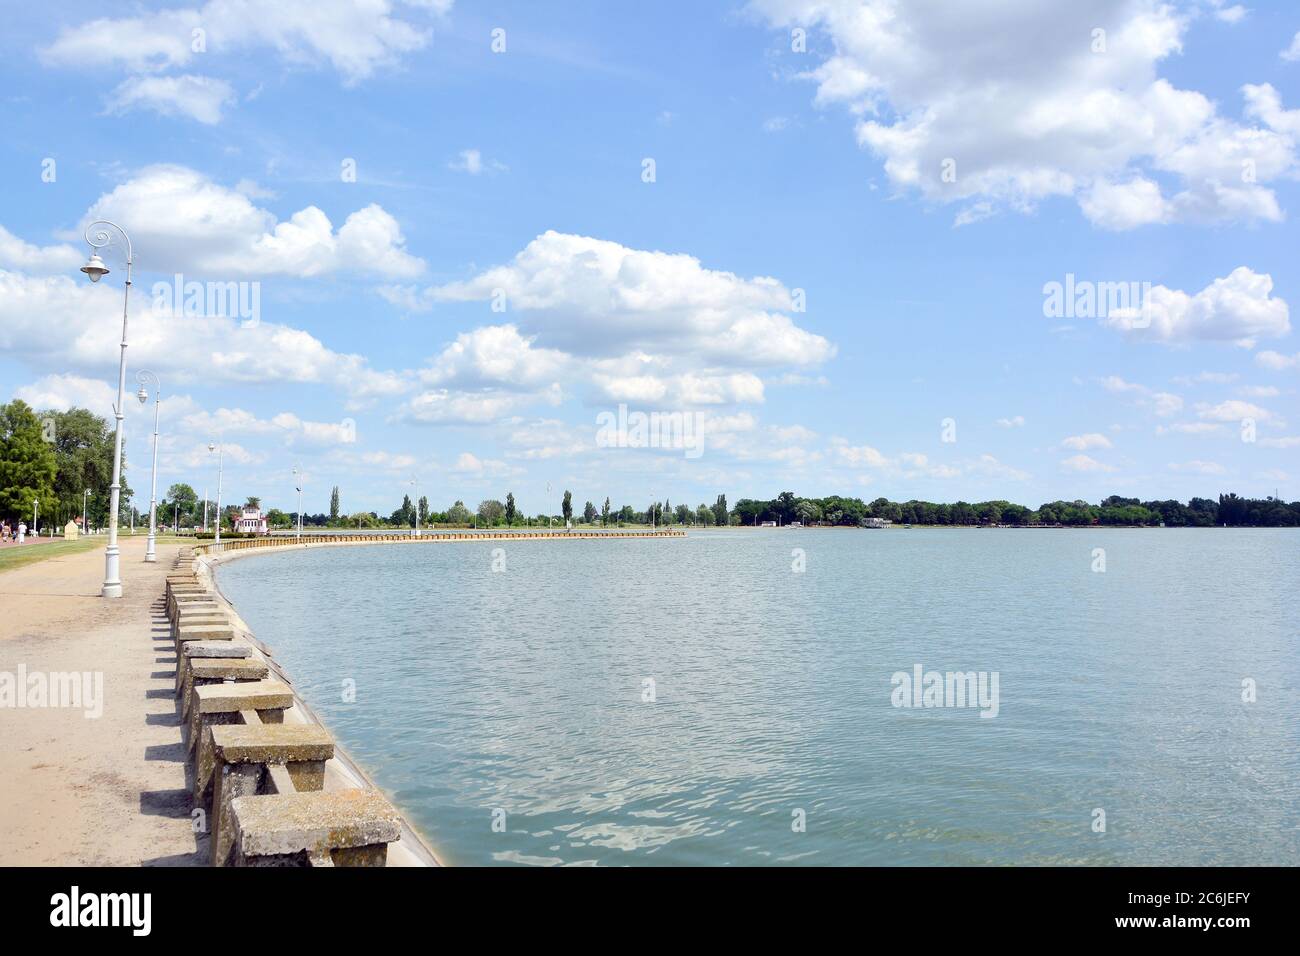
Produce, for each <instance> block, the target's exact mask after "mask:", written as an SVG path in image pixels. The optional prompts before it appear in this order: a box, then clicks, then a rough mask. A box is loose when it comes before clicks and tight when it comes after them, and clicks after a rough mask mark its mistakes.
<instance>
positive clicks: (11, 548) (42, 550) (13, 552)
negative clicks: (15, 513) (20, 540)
mask: <svg viewBox="0 0 1300 956" xmlns="http://www.w3.org/2000/svg"><path fill="white" fill-rule="evenodd" d="M103 544H104V539H103V538H81V539H79V540H77V541H53V542H50V543H49V544H25V545H23V546H22V547H18V546H17V545H6V546H5V547H4V548H0V572H3V571H12V570H13V569H14V568H21V567H22V566H23V565H25V564H35V563H36V562H37V561H44V560H45V559H46V558H60V557H63V556H64V555H68V554H77V553H79V552H82V551H90V550H92V549H94V548H98V547H101V546H102V545H103Z"/></svg>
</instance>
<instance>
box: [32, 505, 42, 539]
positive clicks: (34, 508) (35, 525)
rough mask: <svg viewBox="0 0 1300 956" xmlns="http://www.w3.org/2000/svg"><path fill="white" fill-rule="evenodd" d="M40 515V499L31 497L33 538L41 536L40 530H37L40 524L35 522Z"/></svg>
mask: <svg viewBox="0 0 1300 956" xmlns="http://www.w3.org/2000/svg"><path fill="white" fill-rule="evenodd" d="M40 516H41V499H40V498H33V499H32V537H33V538H39V537H40V536H41V532H40V530H39V527H40V525H39V524H38V523H37V520H36V519H37V518H39V517H40Z"/></svg>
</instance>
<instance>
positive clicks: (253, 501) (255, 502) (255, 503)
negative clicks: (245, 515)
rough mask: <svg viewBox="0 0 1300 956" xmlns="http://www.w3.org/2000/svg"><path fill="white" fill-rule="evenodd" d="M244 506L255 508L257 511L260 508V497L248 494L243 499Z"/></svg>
mask: <svg viewBox="0 0 1300 956" xmlns="http://www.w3.org/2000/svg"><path fill="white" fill-rule="evenodd" d="M244 507H245V508H256V509H257V510H258V511H261V510H262V499H261V498H255V497H252V496H251V495H250V496H249V497H247V498H245V499H244Z"/></svg>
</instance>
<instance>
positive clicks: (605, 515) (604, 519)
mask: <svg viewBox="0 0 1300 956" xmlns="http://www.w3.org/2000/svg"><path fill="white" fill-rule="evenodd" d="M600 524H601V527H604V526H605V525H607V524H609V496H608V495H606V496H605V504H604V506H603V507H602V508H601V509H600Z"/></svg>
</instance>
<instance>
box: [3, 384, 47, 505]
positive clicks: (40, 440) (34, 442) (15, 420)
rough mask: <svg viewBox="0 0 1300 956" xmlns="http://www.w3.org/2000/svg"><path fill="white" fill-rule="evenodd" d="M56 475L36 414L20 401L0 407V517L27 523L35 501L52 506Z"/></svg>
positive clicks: (16, 400)
mask: <svg viewBox="0 0 1300 956" xmlns="http://www.w3.org/2000/svg"><path fill="white" fill-rule="evenodd" d="M57 474H58V458H57V456H56V455H55V453H54V446H53V443H51V442H48V441H46V440H45V433H44V432H43V431H42V428H41V420H40V419H39V418H37V417H36V413H35V412H33V411H32V409H31V407H30V406H29V405H28V404H27V403H26V402H24V401H23V400H22V399H14V400H13V401H12V402H10V403H9V404H8V405H0V515H4V516H5V517H7V518H10V519H17V518H28V519H30V518H31V514H32V506H33V504H34V503H35V502H36V501H38V500H41V501H45V502H46V503H47V506H48V505H52V504H54V501H55V498H54V479H55V477H56V476H57ZM46 513H47V514H48V513H49V510H48V507H47V512H46Z"/></svg>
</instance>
